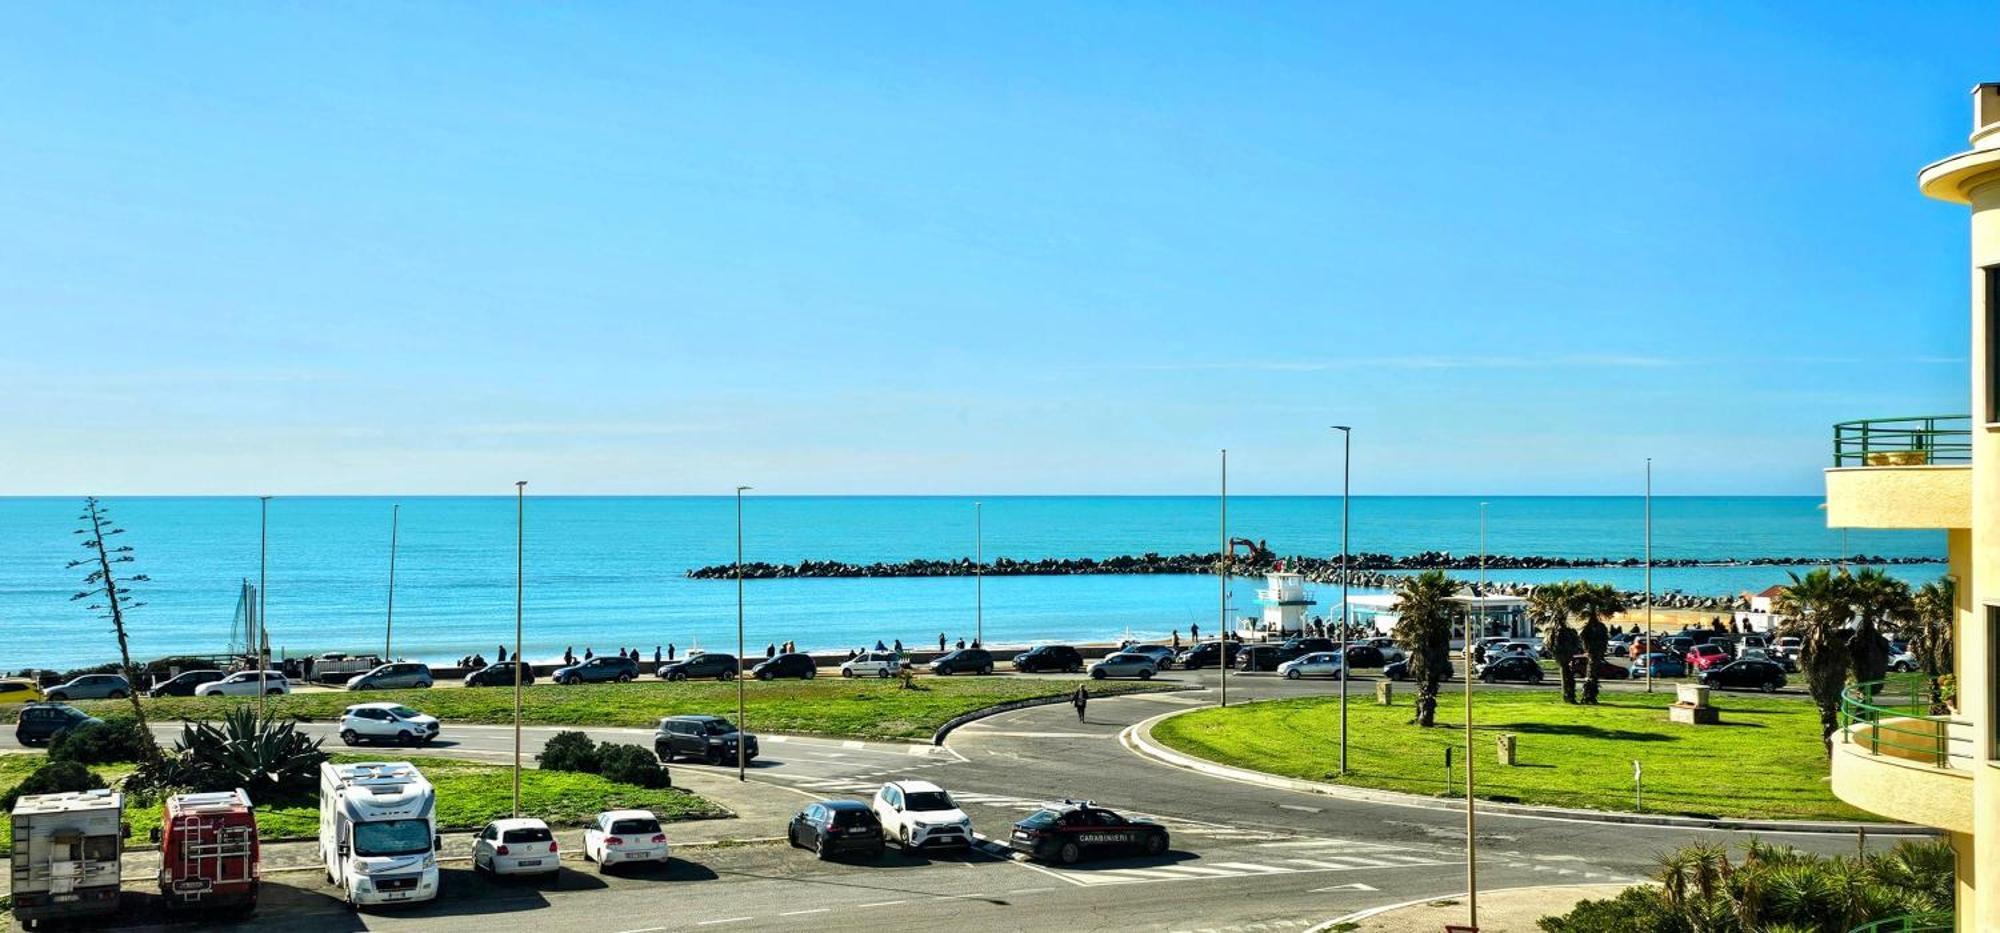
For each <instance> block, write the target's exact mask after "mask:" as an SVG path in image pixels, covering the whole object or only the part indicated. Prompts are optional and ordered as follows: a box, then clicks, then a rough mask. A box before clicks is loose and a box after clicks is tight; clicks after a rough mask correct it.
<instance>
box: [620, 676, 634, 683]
mask: <svg viewBox="0 0 2000 933" xmlns="http://www.w3.org/2000/svg"><path fill="white" fill-rule="evenodd" d="M618 682H619V683H621V684H629V683H631V682H632V675H630V674H620V675H618Z"/></svg>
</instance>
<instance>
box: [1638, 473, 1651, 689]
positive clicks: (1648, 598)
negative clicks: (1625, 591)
mask: <svg viewBox="0 0 2000 933" xmlns="http://www.w3.org/2000/svg"><path fill="white" fill-rule="evenodd" d="M1652 653H1653V458H1651V457H1647V458H1646V651H1645V655H1642V656H1641V657H1642V661H1643V663H1644V664H1645V665H1646V692H1647V693H1652V692H1653V659H1652V658H1651V657H1647V656H1646V655H1651V654H1652Z"/></svg>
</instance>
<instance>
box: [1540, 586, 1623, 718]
mask: <svg viewBox="0 0 2000 933" xmlns="http://www.w3.org/2000/svg"><path fill="white" fill-rule="evenodd" d="M1566 602H1567V605H1568V607H1569V611H1570V614H1571V615H1574V616H1576V617H1578V618H1580V619H1582V620H1583V627H1582V628H1581V629H1580V630H1579V631H1578V633H1577V634H1578V636H1579V637H1580V638H1581V639H1582V641H1583V653H1584V654H1585V655H1586V656H1587V657H1588V659H1589V660H1588V662H1587V663H1588V664H1589V669H1588V670H1585V671H1584V672H1583V702H1585V703H1596V702H1597V668H1598V667H1599V666H1600V665H1602V664H1603V663H1604V653H1605V651H1606V650H1608V649H1609V648H1610V647H1611V630H1610V629H1608V628H1606V627H1605V625H1604V619H1605V618H1606V617H1607V616H1613V615H1617V614H1618V613H1620V612H1623V611H1625V597H1624V596H1621V595H1619V593H1618V589H1617V588H1616V587H1614V586H1612V585H1611V584H1609V583H1584V582H1581V581H1579V582H1577V583H1575V584H1572V585H1571V586H1570V592H1569V598H1568V600H1567V601H1566ZM1572 657H1574V655H1572ZM1570 660H1571V658H1568V657H1565V658H1559V659H1557V662H1556V663H1558V664H1562V665H1564V667H1565V668H1567V667H1568V665H1569V663H1570Z"/></svg>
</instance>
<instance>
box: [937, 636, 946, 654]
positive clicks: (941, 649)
mask: <svg viewBox="0 0 2000 933" xmlns="http://www.w3.org/2000/svg"><path fill="white" fill-rule="evenodd" d="M944 645H945V641H944V633H943V632H939V633H938V653H939V654H943V653H944Z"/></svg>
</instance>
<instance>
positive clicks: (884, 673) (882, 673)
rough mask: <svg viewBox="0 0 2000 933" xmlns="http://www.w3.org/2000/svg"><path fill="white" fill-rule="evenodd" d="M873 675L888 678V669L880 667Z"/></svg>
mask: <svg viewBox="0 0 2000 933" xmlns="http://www.w3.org/2000/svg"><path fill="white" fill-rule="evenodd" d="M875 676H877V677H880V678H882V679H883V680H887V679H889V669H888V668H886V667H885V668H882V669H881V670H879V671H876V672H875Z"/></svg>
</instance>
